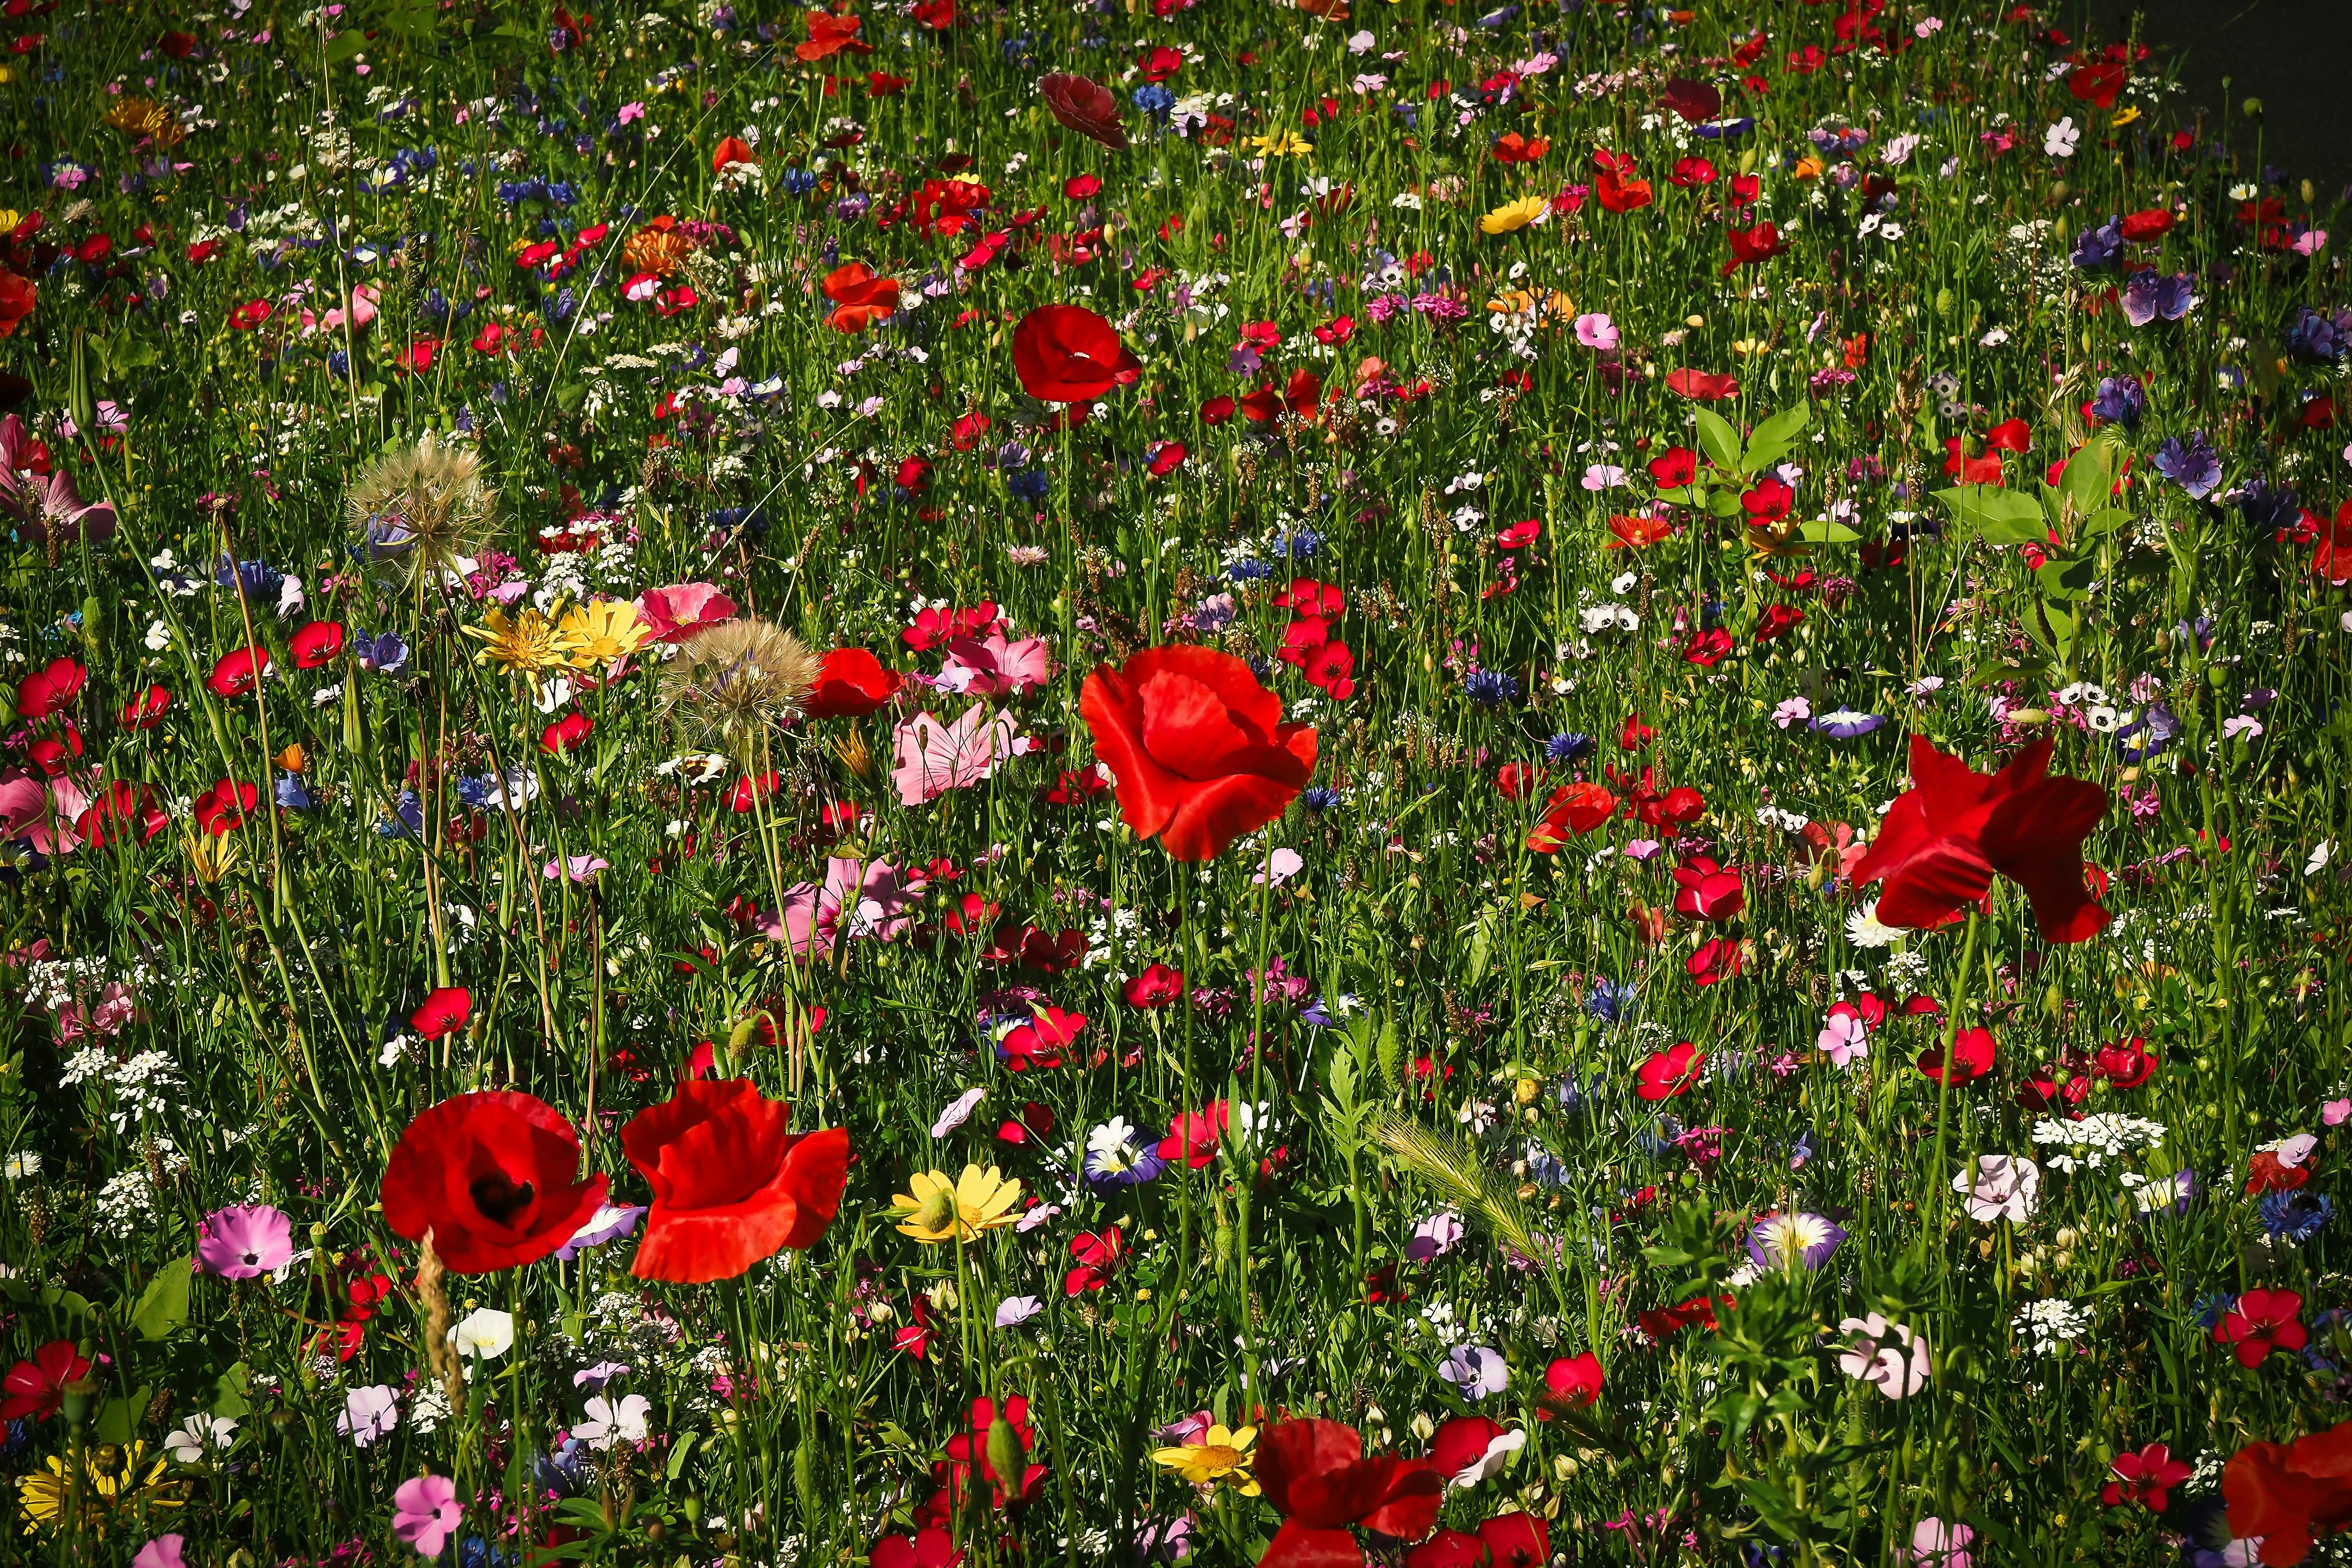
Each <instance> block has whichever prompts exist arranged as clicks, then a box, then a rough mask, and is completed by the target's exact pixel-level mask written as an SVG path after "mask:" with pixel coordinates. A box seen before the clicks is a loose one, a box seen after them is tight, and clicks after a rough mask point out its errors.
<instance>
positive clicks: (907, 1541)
mask: <svg viewBox="0 0 2352 1568" xmlns="http://www.w3.org/2000/svg"><path fill="white" fill-rule="evenodd" d="M938 3H939V4H941V5H948V4H951V0H938ZM918 9H920V7H918ZM866 1562H867V1563H869V1564H870V1568H960V1564H961V1563H962V1562H963V1553H962V1552H960V1551H958V1550H957V1548H956V1543H955V1537H954V1536H952V1535H950V1534H949V1533H948V1532H947V1531H945V1530H944V1529H942V1528H940V1526H938V1525H936V1524H933V1525H927V1526H925V1527H924V1528H923V1529H921V1530H919V1531H915V1533H914V1534H913V1535H912V1536H911V1537H909V1536H904V1535H886V1536H884V1537H883V1538H882V1539H881V1540H879V1541H877V1542H875V1543H874V1546H873V1549H872V1550H871V1551H869V1552H867V1553H866Z"/></svg>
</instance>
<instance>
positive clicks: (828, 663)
mask: <svg viewBox="0 0 2352 1568" xmlns="http://www.w3.org/2000/svg"><path fill="white" fill-rule="evenodd" d="M906 683H907V678H906V677H905V676H903V675H901V674H899V673H898V671H897V670H895V669H885V668H882V661H881V660H880V659H878V658H875V657H874V656H873V654H871V653H869V652H868V651H866V649H865V648H862V647H837V648H835V649H834V650H833V651H832V652H831V653H828V654H826V655H825V656H824V663H822V664H820V665H819V666H818V667H817V672H816V684H815V685H814V687H811V688H810V689H809V695H808V702H807V705H806V706H805V708H804V709H803V711H804V712H805V713H806V714H807V715H808V717H810V718H811V719H861V718H864V717H865V716H866V714H868V713H871V712H873V711H874V710H877V709H878V708H880V707H881V706H882V705H883V704H884V703H886V702H887V701H889V700H890V699H891V698H893V697H895V696H897V695H898V689H899V688H900V687H902V686H904V685H905V684H906Z"/></svg>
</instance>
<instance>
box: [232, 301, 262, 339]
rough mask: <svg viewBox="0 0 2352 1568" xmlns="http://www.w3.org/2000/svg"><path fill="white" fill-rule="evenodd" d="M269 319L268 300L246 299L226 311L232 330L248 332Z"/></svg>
mask: <svg viewBox="0 0 2352 1568" xmlns="http://www.w3.org/2000/svg"><path fill="white" fill-rule="evenodd" d="M268 320H269V301H268V300H247V301H246V302H245V303H244V304H242V305H239V306H238V307H237V308H236V310H231V311H230V312H229V313H228V324H229V326H230V328H231V329H232V330H234V331H240V332H249V331H253V329H254V328H256V327H257V326H259V325H261V323H262V322H264V321H268Z"/></svg>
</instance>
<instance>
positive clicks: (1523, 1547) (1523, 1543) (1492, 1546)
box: [1478, 1510, 1551, 1568]
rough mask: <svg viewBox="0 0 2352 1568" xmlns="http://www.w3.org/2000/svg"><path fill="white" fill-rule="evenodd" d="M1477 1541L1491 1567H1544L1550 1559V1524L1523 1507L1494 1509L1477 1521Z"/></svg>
mask: <svg viewBox="0 0 2352 1568" xmlns="http://www.w3.org/2000/svg"><path fill="white" fill-rule="evenodd" d="M1478 1542H1479V1544H1480V1545H1482V1546H1484V1547H1485V1548H1486V1552H1487V1559H1488V1561H1489V1562H1491V1563H1493V1564H1494V1565H1495V1568H1544V1564H1545V1563H1549V1562H1550V1561H1551V1526H1549V1525H1548V1524H1546V1523H1545V1522H1544V1521H1543V1520H1542V1518H1541V1517H1540V1516H1539V1515H1537V1514H1532V1513H1528V1512H1525V1511H1524V1510H1523V1511H1521V1512H1518V1513H1498V1514H1496V1516H1495V1517H1494V1518H1492V1519H1490V1520H1488V1521H1486V1522H1485V1523H1483V1524H1481V1525H1480V1526H1479V1527H1478Z"/></svg>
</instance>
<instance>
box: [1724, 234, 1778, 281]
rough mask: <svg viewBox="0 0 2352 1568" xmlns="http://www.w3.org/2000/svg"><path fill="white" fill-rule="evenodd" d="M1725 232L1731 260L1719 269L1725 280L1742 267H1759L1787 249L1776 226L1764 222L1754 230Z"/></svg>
mask: <svg viewBox="0 0 2352 1568" xmlns="http://www.w3.org/2000/svg"><path fill="white" fill-rule="evenodd" d="M1725 232H1726V233H1727V235H1728V236H1729V237H1730V239H1731V259H1730V260H1728V261H1727V262H1725V263H1724V264H1723V267H1722V269H1721V270H1722V274H1723V276H1724V277H1726V278H1728V277H1730V276H1731V275H1732V274H1733V273H1734V272H1737V271H1738V270H1739V269H1740V268H1743V267H1753V266H1760V265H1761V264H1762V263H1764V262H1767V261H1769V260H1771V259H1772V258H1774V257H1776V256H1778V255H1780V253H1781V252H1782V251H1784V250H1786V249H1788V248H1789V246H1788V242H1787V241H1785V240H1783V239H1782V238H1781V237H1780V226H1779V225H1778V224H1774V223H1770V222H1765V223H1759V224H1758V225H1757V226H1755V227H1754V228H1735V229H1728V230H1726V231H1725Z"/></svg>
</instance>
